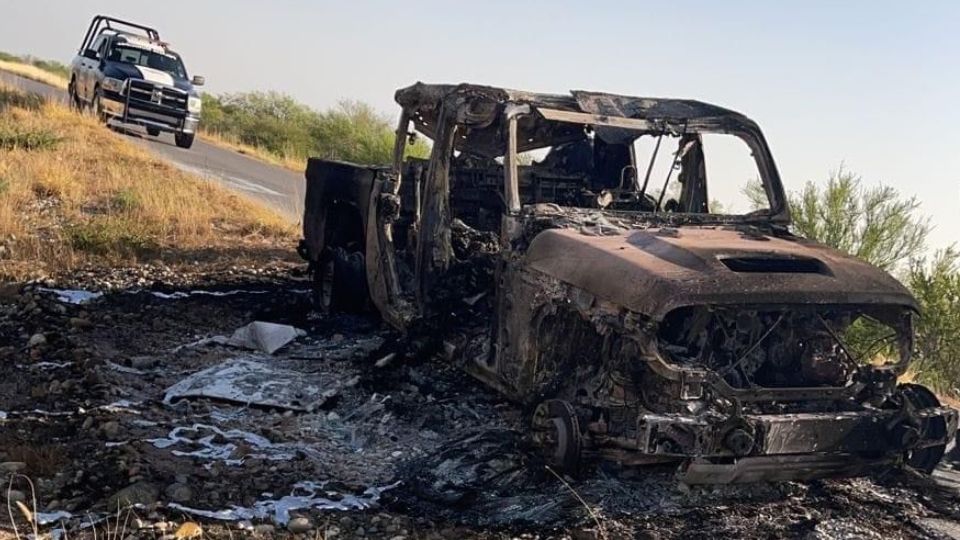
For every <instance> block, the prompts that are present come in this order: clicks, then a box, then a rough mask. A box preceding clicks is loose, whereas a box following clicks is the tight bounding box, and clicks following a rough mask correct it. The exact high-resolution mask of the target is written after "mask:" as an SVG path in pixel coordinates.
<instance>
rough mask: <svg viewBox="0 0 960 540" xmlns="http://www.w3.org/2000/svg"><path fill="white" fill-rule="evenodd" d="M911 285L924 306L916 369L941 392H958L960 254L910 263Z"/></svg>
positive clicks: (950, 250) (951, 249) (951, 250)
mask: <svg viewBox="0 0 960 540" xmlns="http://www.w3.org/2000/svg"><path fill="white" fill-rule="evenodd" d="M907 286H908V287H910V290H911V291H913V294H914V296H916V297H917V302H918V303H919V304H920V306H921V312H920V319H919V320H918V322H917V329H916V330H917V332H916V342H915V347H914V349H915V352H914V363H913V370H914V371H915V372H916V373H917V376H918V379H920V380H921V381H923V382H925V383H927V384H929V385H930V386H932V387H934V388H936V389H937V390H940V391H947V390H952V391H954V392H956V391H957V389H956V386H957V384H958V382H960V252H958V251H957V250H956V248H954V247H949V248H947V249H944V250H941V251H938V252H937V253H936V254H935V255H934V257H933V260H932V261H931V262H929V264H928V262H927V261H926V260H925V259H915V260H913V261H912V262H911V264H910V270H909V273H908V277H907Z"/></svg>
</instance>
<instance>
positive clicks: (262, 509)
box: [167, 482, 396, 525]
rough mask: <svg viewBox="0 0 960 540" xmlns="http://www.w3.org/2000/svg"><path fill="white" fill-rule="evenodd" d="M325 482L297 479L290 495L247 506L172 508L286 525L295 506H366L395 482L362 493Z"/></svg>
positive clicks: (339, 507)
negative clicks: (332, 487)
mask: <svg viewBox="0 0 960 540" xmlns="http://www.w3.org/2000/svg"><path fill="white" fill-rule="evenodd" d="M325 486H326V483H325V482H319V483H318V482H298V483H297V484H295V485H294V486H293V490H292V492H291V494H290V495H286V496H284V497H281V498H279V499H267V500H263V501H258V502H257V503H256V504H254V505H253V507H250V508H244V507H240V506H234V507H232V508H230V509H228V510H218V511H212V510H200V509H197V508H189V507H186V506H181V505H179V504H169V505H167V506H169V507H170V508H173V509H175V510H179V511H181V512H185V513H187V514H193V515H195V516H202V517H207V518H210V519H217V520H222V521H242V520H253V519H272V520H273V521H274V522H275V523H277V524H279V525H286V524H287V523H288V522H289V521H290V512H292V511H295V510H310V509H315V510H341V511H346V510H366V509H368V508H372V507H373V506H375V505H376V504H377V503H378V502H379V501H380V496H381V495H382V494H383V493H384V492H386V491H388V490H391V489H393V488H395V487H396V484H393V485H389V486H385V487H372V488H367V489H365V490H364V491H363V493H362V494H360V495H351V494H343V493H338V492H336V491H330V490H327V489H326V488H325ZM321 493H322V494H323V495H320V494H321Z"/></svg>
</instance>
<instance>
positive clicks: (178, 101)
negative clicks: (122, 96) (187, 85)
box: [127, 79, 187, 113]
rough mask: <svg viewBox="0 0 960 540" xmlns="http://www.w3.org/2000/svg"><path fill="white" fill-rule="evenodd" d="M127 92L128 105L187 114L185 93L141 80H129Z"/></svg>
mask: <svg viewBox="0 0 960 540" xmlns="http://www.w3.org/2000/svg"><path fill="white" fill-rule="evenodd" d="M128 84H129V87H128V89H127V92H129V96H130V105H132V106H141V105H149V106H151V107H154V108H157V107H159V108H163V109H166V110H168V111H169V112H175V111H176V112H183V113H186V112H187V93H186V92H184V91H183V90H180V89H177V88H171V87H169V86H164V85H160V84H154V83H152V82H150V81H145V80H142V79H129V83H128Z"/></svg>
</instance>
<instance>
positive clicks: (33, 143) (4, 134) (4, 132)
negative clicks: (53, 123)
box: [0, 125, 60, 150]
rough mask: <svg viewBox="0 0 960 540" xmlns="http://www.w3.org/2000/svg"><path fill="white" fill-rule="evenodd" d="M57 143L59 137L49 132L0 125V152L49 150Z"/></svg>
mask: <svg viewBox="0 0 960 540" xmlns="http://www.w3.org/2000/svg"><path fill="white" fill-rule="evenodd" d="M59 142H60V137H59V136H57V134H56V133H53V132H51V131H47V130H42V129H37V130H29V131H28V130H24V129H21V128H18V127H10V126H4V125H0V150H13V149H21V150H50V149H52V148H54V147H55V146H56V145H57V144H58V143H59Z"/></svg>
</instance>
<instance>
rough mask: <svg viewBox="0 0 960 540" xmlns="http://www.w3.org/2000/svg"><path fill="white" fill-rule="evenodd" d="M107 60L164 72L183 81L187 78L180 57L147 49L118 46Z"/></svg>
mask: <svg viewBox="0 0 960 540" xmlns="http://www.w3.org/2000/svg"><path fill="white" fill-rule="evenodd" d="M107 60H110V61H111V62H122V63H124V64H133V65H135V66H141V67H147V68H151V69H156V70H159V71H164V72H166V73H169V74H170V75H173V76H174V77H178V78H181V79H185V78H186V77H187V74H186V70H185V69H184V68H183V62H181V61H180V59H179V58H178V57H176V56H173V55H169V54H162V53H158V52H154V51H149V50H146V49H139V48H136V47H129V46H124V45H116V46H114V47H113V50H111V51H110V55H109V56H108V57H107Z"/></svg>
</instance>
